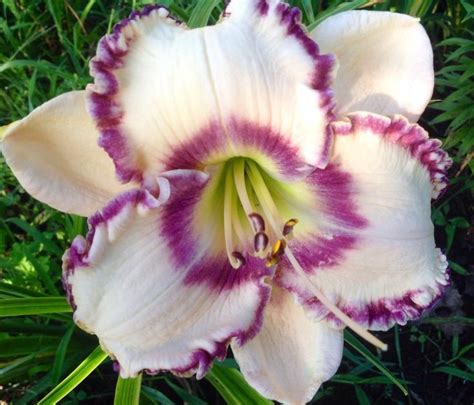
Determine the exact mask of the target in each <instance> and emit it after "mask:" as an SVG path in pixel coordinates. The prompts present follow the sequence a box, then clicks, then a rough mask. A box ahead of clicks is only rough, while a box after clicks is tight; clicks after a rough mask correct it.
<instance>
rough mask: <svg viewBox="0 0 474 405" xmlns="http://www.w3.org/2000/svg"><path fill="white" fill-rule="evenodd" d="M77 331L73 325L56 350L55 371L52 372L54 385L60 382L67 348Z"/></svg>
mask: <svg viewBox="0 0 474 405" xmlns="http://www.w3.org/2000/svg"><path fill="white" fill-rule="evenodd" d="M75 329H76V325H75V324H74V323H71V325H70V326H69V328H68V330H67V331H66V333H65V334H64V336H63V337H62V339H61V342H60V343H59V345H58V348H57V350H56V356H55V357H54V364H53V370H52V372H51V381H52V383H53V384H54V385H56V384H57V383H58V382H59V379H60V378H61V375H62V372H63V364H64V358H65V357H66V352H67V348H68V346H69V342H70V340H71V336H72V334H73V332H74V330H75Z"/></svg>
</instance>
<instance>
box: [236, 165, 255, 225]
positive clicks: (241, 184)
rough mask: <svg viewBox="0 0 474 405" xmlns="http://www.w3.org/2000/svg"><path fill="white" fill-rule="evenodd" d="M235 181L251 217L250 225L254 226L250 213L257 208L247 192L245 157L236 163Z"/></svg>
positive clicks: (245, 208) (243, 205) (242, 201)
mask: <svg viewBox="0 0 474 405" xmlns="http://www.w3.org/2000/svg"><path fill="white" fill-rule="evenodd" d="M233 172H234V182H235V188H236V190H237V194H238V195H239V200H240V203H241V204H242V207H243V208H244V211H245V214H247V217H248V218H249V221H250V225H252V227H253V222H252V219H251V218H250V215H252V214H254V213H255V209H254V208H253V206H252V203H251V202H250V198H249V196H248V194H247V187H246V186H245V161H244V160H243V159H238V160H237V162H235V165H234V170H233Z"/></svg>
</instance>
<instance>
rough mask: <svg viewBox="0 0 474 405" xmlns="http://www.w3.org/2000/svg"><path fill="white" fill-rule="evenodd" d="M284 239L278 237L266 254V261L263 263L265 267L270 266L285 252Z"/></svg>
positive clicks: (276, 262)
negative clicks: (269, 251) (270, 250)
mask: <svg viewBox="0 0 474 405" xmlns="http://www.w3.org/2000/svg"><path fill="white" fill-rule="evenodd" d="M285 248H286V241H285V240H284V239H278V240H277V241H276V242H275V243H274V245H273V248H272V252H271V253H270V254H269V255H268V256H267V261H266V262H265V265H266V266H267V267H272V266H274V265H275V264H278V262H279V261H280V260H281V258H282V257H283V255H284V254H285Z"/></svg>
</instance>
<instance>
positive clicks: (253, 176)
mask: <svg viewBox="0 0 474 405" xmlns="http://www.w3.org/2000/svg"><path fill="white" fill-rule="evenodd" d="M249 168H250V171H249V178H250V181H251V183H252V185H253V189H254V191H255V193H256V195H257V198H258V200H259V201H260V204H261V207H262V210H263V214H264V215H265V217H266V218H267V220H268V222H269V223H270V225H271V227H272V229H273V231H274V232H275V235H277V236H278V237H279V238H280V240H279V241H277V242H276V243H275V245H274V246H273V250H272V254H271V255H270V256H269V258H268V259H267V262H266V265H267V266H269V267H271V266H273V265H275V264H277V263H278V261H279V258H278V257H277V256H276V255H275V252H281V251H282V252H283V253H284V254H285V255H286V257H287V258H288V260H289V262H290V263H291V265H292V266H293V268H294V269H295V270H296V272H297V273H298V275H299V276H300V277H301V278H302V279H303V280H305V282H306V283H305V284H306V286H307V287H308V288H309V289H310V290H311V292H312V294H314V296H315V297H316V298H317V299H318V300H319V301H320V302H321V303H322V304H323V305H324V306H325V307H326V308H327V309H328V310H329V311H331V312H332V313H333V314H334V315H335V316H336V317H337V318H339V320H341V321H342V322H343V323H344V324H345V325H346V326H348V327H349V328H350V329H352V330H353V331H354V332H355V333H357V334H358V335H359V336H361V337H362V338H363V339H365V340H367V341H368V342H370V343H371V344H373V345H374V346H376V347H378V348H380V349H381V350H384V351H385V350H387V345H386V344H385V343H383V342H382V341H380V340H379V339H377V338H376V337H375V336H374V335H372V334H371V333H370V332H368V331H367V330H365V329H364V328H363V327H362V326H361V325H359V324H358V323H357V322H355V321H354V320H353V319H351V318H350V317H349V316H347V315H346V314H345V313H344V312H342V311H341V310H340V309H339V308H338V307H337V306H336V305H335V304H333V303H332V302H331V301H330V300H329V299H328V298H326V296H325V295H324V294H323V293H322V292H321V291H320V290H319V288H318V287H317V286H315V285H314V284H313V282H312V280H311V279H310V278H309V277H308V275H307V274H306V272H305V271H304V270H303V268H302V267H301V265H300V264H299V262H298V260H297V259H296V257H295V256H294V254H293V252H292V251H291V249H290V248H289V247H287V246H283V248H281V246H282V245H283V244H282V241H286V237H285V235H284V234H283V232H282V229H283V230H284V227H279V226H278V224H277V218H278V217H277V215H276V214H275V213H277V212H278V211H277V208H276V206H275V203H274V202H273V199H272V196H271V194H270V191H269V190H268V188H267V186H266V184H265V181H264V180H263V178H262V175H261V174H260V171H259V170H258V167H257V166H256V165H255V164H254V163H253V162H249ZM280 258H281V257H280Z"/></svg>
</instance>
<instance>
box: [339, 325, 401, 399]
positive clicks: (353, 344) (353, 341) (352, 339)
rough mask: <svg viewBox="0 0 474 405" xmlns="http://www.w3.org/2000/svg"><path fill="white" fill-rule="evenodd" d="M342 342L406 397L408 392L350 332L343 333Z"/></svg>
mask: <svg viewBox="0 0 474 405" xmlns="http://www.w3.org/2000/svg"><path fill="white" fill-rule="evenodd" d="M344 340H345V341H346V342H347V343H348V344H349V346H351V347H352V348H353V349H354V350H356V351H357V352H359V353H360V354H361V355H362V356H364V357H365V359H366V360H367V361H369V362H370V363H371V364H373V365H374V367H376V368H377V369H378V370H379V371H380V372H381V373H382V374H383V375H385V376H386V377H387V378H388V379H389V380H390V381H392V382H393V383H394V384H395V385H396V386H397V387H398V388H399V389H400V391H401V392H403V395H408V390H407V388H406V387H405V385H404V384H402V383H401V382H400V381H399V380H398V378H397V377H395V376H394V375H393V374H392V373H391V372H390V370H388V369H387V368H386V367H385V366H384V365H383V364H382V363H381V362H380V360H379V359H378V358H377V357H375V356H374V355H373V354H372V353H370V352H369V350H368V349H367V348H366V347H365V346H364V345H363V344H362V343H360V342H359V340H358V339H357V338H356V337H355V336H354V335H352V334H351V333H350V332H348V331H346V332H345V333H344Z"/></svg>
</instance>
